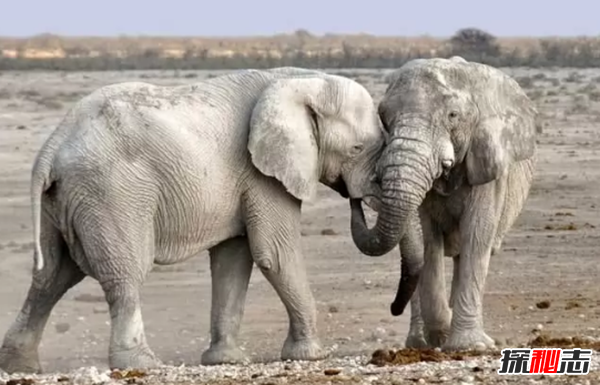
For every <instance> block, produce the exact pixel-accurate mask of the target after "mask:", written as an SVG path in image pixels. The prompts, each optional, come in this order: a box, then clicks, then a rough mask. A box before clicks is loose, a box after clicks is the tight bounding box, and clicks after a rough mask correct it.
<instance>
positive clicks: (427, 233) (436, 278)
mask: <svg viewBox="0 0 600 385" xmlns="http://www.w3.org/2000/svg"><path fill="white" fill-rule="evenodd" d="M422 225H423V240H424V244H425V253H424V256H425V260H424V264H423V269H422V271H421V276H420V278H419V287H418V291H419V297H420V302H421V315H422V317H423V322H424V325H425V337H426V340H427V341H428V343H429V344H430V345H432V346H435V347H439V346H441V345H442V344H443V343H444V342H445V340H446V338H447V336H448V333H449V331H450V321H451V318H452V313H451V311H450V307H449V306H448V299H447V296H446V278H445V276H444V274H445V269H444V242H443V235H442V232H441V231H440V230H439V229H438V228H437V226H435V225H434V224H433V223H431V222H430V220H429V219H428V220H424V221H423V224H422Z"/></svg>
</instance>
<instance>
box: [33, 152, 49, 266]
mask: <svg viewBox="0 0 600 385" xmlns="http://www.w3.org/2000/svg"><path fill="white" fill-rule="evenodd" d="M44 155H45V154H44V153H41V154H40V156H39V157H38V159H37V160H36V163H35V165H34V167H33V172H32V177H31V208H32V214H33V240H34V244H35V250H34V268H35V270H36V271H40V270H42V269H43V268H44V256H43V254H42V247H41V225H42V194H43V193H44V192H45V191H46V190H48V187H49V186H50V185H51V184H52V180H51V179H50V172H51V165H52V162H51V161H49V159H46V158H45V157H44Z"/></svg>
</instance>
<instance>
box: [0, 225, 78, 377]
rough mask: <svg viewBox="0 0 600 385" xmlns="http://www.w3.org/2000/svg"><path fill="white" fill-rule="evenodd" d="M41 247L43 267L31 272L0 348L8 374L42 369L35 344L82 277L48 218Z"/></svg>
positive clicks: (38, 371) (1, 366) (0, 362)
mask: <svg viewBox="0 0 600 385" xmlns="http://www.w3.org/2000/svg"><path fill="white" fill-rule="evenodd" d="M41 246H42V250H43V252H44V257H45V261H46V264H45V266H44V269H43V270H41V271H34V272H33V277H32V282H31V286H30V288H29V292H28V293H27V298H26V299H25V302H24V303H23V306H22V308H21V311H20V312H19V314H18V316H17V318H16V320H15V321H14V322H13V324H12V325H11V327H10V328H9V330H8V332H7V333H6V335H5V337H4V341H3V343H2V347H1V348H0V368H1V369H3V370H5V371H6V372H8V373H15V372H19V373H40V372H41V366H40V363H39V358H38V347H39V344H40V341H41V339H42V334H43V332H44V328H45V327H46V323H47V321H48V318H49V317H50V314H51V312H52V309H53V308H54V306H55V305H56V303H57V302H58V301H59V300H60V299H61V298H62V296H63V295H64V294H65V293H66V292H67V291H68V290H69V289H70V288H72V287H73V286H75V285H76V284H78V283H79V282H81V280H82V279H83V278H84V277H85V275H84V273H83V272H82V271H81V270H80V269H79V267H78V266H77V264H75V262H74V261H73V259H72V258H71V256H70V254H69V249H68V247H67V244H66V243H65V241H64V239H63V237H62V235H61V234H60V232H59V231H58V230H57V229H56V228H54V227H53V226H52V224H51V223H50V222H49V221H48V220H47V219H43V221H42V235H41Z"/></svg>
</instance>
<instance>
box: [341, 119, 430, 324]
mask: <svg viewBox="0 0 600 385" xmlns="http://www.w3.org/2000/svg"><path fill="white" fill-rule="evenodd" d="M397 127H398V128H397V129H396V130H395V132H396V133H400V134H397V135H394V136H393V137H392V140H391V142H390V143H389V145H388V146H387V148H386V150H385V151H384V154H383V155H382V158H381V162H382V177H381V194H382V195H381V206H380V210H379V213H378V217H377V223H376V224H375V226H374V227H373V228H372V229H369V228H368V227H367V224H366V221H365V217H364V213H363V211H362V207H361V202H360V200H351V202H350V205H351V210H352V211H351V212H352V222H351V231H352V239H353V241H354V244H355V245H356V247H358V249H359V250H360V251H361V252H362V253H364V254H366V255H369V256H381V255H383V254H386V253H388V252H389V251H391V250H392V249H393V248H394V247H395V246H396V245H397V244H398V243H399V242H400V240H401V239H402V238H403V236H404V235H405V233H406V231H414V229H409V227H410V226H411V222H412V220H411V218H416V219H415V221H417V222H416V223H415V224H413V225H412V226H413V227H414V226H416V225H420V223H419V222H418V214H417V210H418V208H419V206H420V205H421V203H422V202H423V200H424V199H425V195H426V194H427V192H428V191H429V190H430V189H431V187H432V184H433V181H434V179H435V178H436V177H437V176H436V174H437V173H438V167H436V166H435V159H434V156H433V151H432V147H431V144H430V139H426V138H421V137H420V136H422V134H420V133H424V132H427V130H425V129H423V127H420V126H419V125H416V124H414V122H413V123H412V124H409V123H406V122H405V123H402V124H399V125H398V126H397ZM417 231H419V233H420V231H421V230H420V227H419V229H418V230H417ZM411 235H413V234H411ZM411 238H412V237H411ZM418 239H420V237H418ZM401 258H402V260H401V264H402V272H401V280H400V284H399V288H398V293H397V296H396V300H395V301H394V305H393V309H392V313H397V314H401V313H402V311H403V309H404V307H405V306H406V304H407V303H408V301H409V300H410V298H411V297H412V295H413V293H414V291H415V289H416V286H417V282H418V278H419V273H420V270H421V266H422V252H421V253H410V255H409V256H405V255H402V256H401ZM411 258H412V259H415V258H418V260H411Z"/></svg>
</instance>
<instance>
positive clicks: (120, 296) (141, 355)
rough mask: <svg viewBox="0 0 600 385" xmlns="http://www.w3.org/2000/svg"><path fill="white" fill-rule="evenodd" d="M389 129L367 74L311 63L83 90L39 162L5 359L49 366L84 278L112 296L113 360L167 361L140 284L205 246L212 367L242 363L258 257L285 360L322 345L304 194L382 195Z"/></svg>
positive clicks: (134, 363) (306, 355) (10, 363)
mask: <svg viewBox="0 0 600 385" xmlns="http://www.w3.org/2000/svg"><path fill="white" fill-rule="evenodd" d="M385 137H386V133H385V131H384V130H383V126H382V124H381V121H380V120H379V117H378V114H377V108H376V104H375V103H374V101H373V99H372V97H371V95H370V94H369V92H368V91H367V90H366V89H365V88H364V87H363V86H362V85H360V84H359V83H357V82H355V81H354V80H351V79H349V78H346V77H342V76H335V75H329V74H325V73H323V72H319V71H312V70H307V69H302V68H294V67H283V68H275V69H270V70H242V71H236V72H232V73H229V74H226V75H223V76H218V77H214V78H212V79H207V80H203V81H200V82H197V83H193V84H188V85H180V86H156V85H152V84H149V83H145V82H124V83H117V84H111V85H106V86H103V87H100V88H99V89H97V90H95V91H93V92H91V93H90V94H88V95H86V96H84V97H82V98H81V99H80V100H79V101H77V102H76V103H75V104H74V106H73V107H72V108H71V109H70V110H69V111H68V112H67V113H66V114H65V116H64V118H63V120H62V121H61V122H60V123H59V125H58V127H57V128H56V129H55V131H54V132H53V133H52V134H51V135H50V137H49V138H48V139H47V140H46V142H45V143H44V145H43V146H42V148H41V150H40V151H39V153H38V155H37V157H36V159H35V162H34V165H33V171H32V181H31V202H32V211H33V224H34V231H33V235H34V241H35V247H34V268H33V275H32V282H31V286H30V288H29V291H28V293H27V297H26V299H25V301H24V303H23V305H22V308H21V310H20V313H19V314H18V316H17V318H16V320H15V321H14V322H13V323H12V325H11V327H10V328H9V330H8V331H7V333H6V335H5V337H4V340H3V343H2V346H1V348H0V368H2V369H4V370H5V371H7V372H9V373H14V372H25V373H30V372H38V373H39V372H41V370H42V369H41V367H40V363H39V354H38V347H39V344H40V340H41V338H42V334H43V330H44V328H45V325H46V323H47V321H48V318H49V316H50V314H51V311H52V309H53V307H54V306H55V304H56V303H57V302H58V301H59V300H60V299H61V297H62V296H63V295H64V294H65V293H66V292H67V291H68V290H69V289H70V288H72V287H73V286H75V285H76V284H78V283H79V282H80V281H81V280H82V279H83V278H84V277H91V278H92V279H94V280H96V281H97V282H98V283H99V284H100V286H101V288H102V290H103V292H104V294H105V299H106V301H107V303H108V305H109V312H110V317H111V321H110V342H109V351H108V364H109V367H110V368H111V369H123V368H153V367H158V366H161V365H162V363H161V361H160V359H159V358H157V356H156V355H155V353H154V352H153V351H152V350H151V349H150V347H149V346H148V344H147V341H146V337H145V332H144V324H143V320H142V312H141V304H140V288H141V287H142V285H143V282H144V280H145V278H146V277H147V275H148V274H149V272H150V271H151V269H152V267H153V264H158V265H169V264H175V263H178V262H182V261H184V260H186V259H188V258H191V257H192V256H194V255H196V254H198V253H200V252H202V251H205V250H208V252H209V257H210V269H211V281H212V284H211V285H212V299H211V311H210V331H211V342H210V346H209V348H208V349H207V350H206V351H204V352H203V354H202V356H201V362H202V364H205V365H214V364H224V363H240V362H247V361H248V358H247V356H246V355H245V354H244V353H243V352H242V350H241V349H240V348H239V345H238V342H237V338H238V332H239V328H240V322H241V319H242V315H243V311H244V302H245V299H246V293H247V289H248V283H249V279H250V276H251V272H252V268H253V265H254V264H256V266H257V267H258V269H259V270H260V271H261V273H262V274H263V275H264V276H265V277H266V279H267V280H268V281H269V282H270V284H271V285H272V286H273V288H274V289H275V291H276V292H277V294H278V296H279V298H280V299H281V301H282V303H283V305H284V306H285V309H286V311H287V314H288V318H289V331H288V335H287V338H286V340H285V342H284V344H283V348H282V350H281V359H283V360H287V359H289V360H317V359H322V358H324V357H326V356H327V353H326V351H325V349H323V348H322V346H321V343H320V341H319V338H318V335H317V326H316V316H317V311H316V306H315V301H314V298H313V295H312V292H311V290H310V287H309V283H308V279H307V273H306V270H305V262H304V257H303V255H302V252H301V232H300V230H301V228H300V227H301V225H300V213H301V206H302V203H303V202H305V201H310V200H311V199H314V197H315V194H316V189H317V186H318V184H319V183H321V184H323V185H325V186H328V187H329V188H331V189H333V190H334V191H336V192H337V193H338V194H339V195H340V196H341V197H343V198H350V197H351V198H357V199H359V198H363V199H365V200H367V202H368V199H369V197H376V196H378V194H379V192H378V188H379V185H378V184H377V182H376V177H375V165H376V162H377V159H378V158H379V157H380V155H381V151H383V146H384V144H385ZM211 191H212V192H211Z"/></svg>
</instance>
